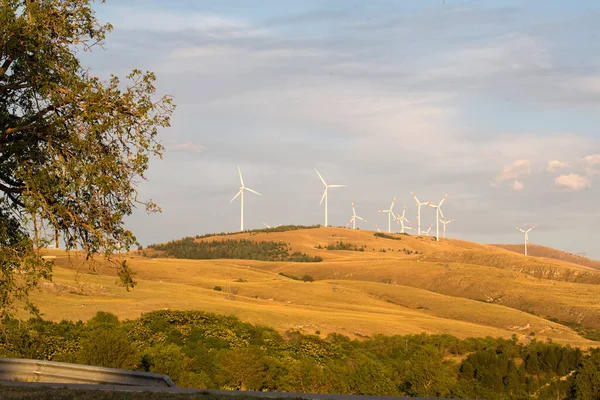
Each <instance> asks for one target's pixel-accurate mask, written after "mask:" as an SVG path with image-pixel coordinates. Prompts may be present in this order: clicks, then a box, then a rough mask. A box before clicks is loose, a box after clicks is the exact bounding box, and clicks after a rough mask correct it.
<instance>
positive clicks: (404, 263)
mask: <svg viewBox="0 0 600 400" xmlns="http://www.w3.org/2000/svg"><path fill="white" fill-rule="evenodd" d="M242 239H244V240H250V241H256V242H261V241H273V242H284V243H287V244H288V247H289V251H291V252H296V251H297V252H301V253H306V254H307V255H308V256H311V257H317V256H318V257H321V258H322V259H323V261H322V262H319V263H301V262H286V261H259V260H240V259H227V260H223V259H217V260H182V259H168V258H155V259H153V258H149V257H143V256H141V253H136V254H128V255H126V256H125V257H126V258H127V259H128V263H129V264H131V266H132V268H133V269H134V270H135V271H136V272H137V275H136V280H137V281H138V285H137V286H136V288H135V289H134V290H133V291H132V292H130V293H127V292H125V291H124V290H123V289H121V288H119V287H118V286H116V285H115V280H116V278H115V276H114V273H113V271H112V270H110V269H107V268H105V266H103V265H102V264H100V265H97V266H96V267H95V271H96V272H95V274H89V273H88V264H87V263H85V262H84V261H83V259H81V258H79V257H77V256H76V255H73V254H72V255H71V258H70V259H69V258H67V257H66V256H65V255H64V254H62V253H60V252H57V251H53V252H51V253H52V254H53V255H55V256H56V264H57V267H56V269H55V279H54V282H52V283H47V284H45V285H44V286H43V288H42V291H41V292H40V293H39V294H37V295H36V297H37V300H38V303H39V304H40V308H41V309H42V311H43V312H44V313H46V315H47V317H49V318H51V319H54V320H60V319H62V318H64V317H65V315H67V316H69V318H72V319H84V320H85V319H87V318H90V317H91V316H93V315H94V314H95V313H96V312H97V311H111V312H114V313H115V314H117V315H118V316H119V317H121V318H135V317H137V316H139V315H140V314H141V313H142V312H146V311H151V310H157V309H165V308H169V309H190V310H205V311H210V312H216V313H221V314H234V315H236V316H238V317H240V318H241V319H242V320H245V321H248V322H252V323H258V324H263V325H268V326H273V327H274V328H276V329H278V330H280V331H285V330H288V329H299V330H301V331H303V332H305V333H314V332H316V331H319V332H322V333H331V332H339V333H343V334H346V335H350V336H354V337H363V336H372V335H373V334H375V333H379V332H380V333H385V334H412V333H420V332H429V333H448V334H452V335H455V336H457V337H461V338H465V337H468V336H488V335H490V336H502V337H506V338H508V337H511V336H512V335H513V334H516V335H517V336H518V337H519V338H520V339H521V340H523V341H528V340H530V339H531V338H533V337H536V338H538V339H539V338H541V339H545V338H552V339H553V340H554V341H557V342H559V343H570V344H573V345H577V346H590V345H593V344H594V342H591V341H590V340H587V339H586V338H584V337H582V336H581V335H579V334H578V333H577V332H575V331H574V330H573V329H571V328H570V327H568V326H566V325H565V323H568V324H570V325H571V326H572V327H575V326H577V327H585V328H586V329H587V330H586V335H587V336H588V337H591V336H592V335H591V334H589V332H592V334H593V333H594V331H595V330H600V291H599V290H598V289H599V287H598V284H599V283H600V272H599V271H597V270H594V269H593V268H590V267H586V266H581V265H577V264H573V263H568V262H563V261H560V260H552V259H539V258H534V257H524V256H522V255H519V254H515V253H514V252H511V251H508V250H505V249H500V248H498V247H494V246H489V245H480V244H476V243H470V242H464V241H459V240H443V241H441V242H435V241H433V238H431V237H416V236H408V235H394V238H393V239H392V238H385V237H378V236H375V235H374V232H372V231H361V230H350V229H342V228H315V229H300V230H294V231H282V232H274V231H268V232H251V233H241V234H236V235H227V236H210V237H205V238H195V239H194V240H196V241H198V242H203V241H208V242H211V243H212V242H214V241H215V240H216V241H218V240H223V241H227V240H242ZM398 239H399V240H398ZM340 242H343V243H344V244H349V245H352V246H357V247H358V248H362V249H363V251H353V250H352V251H347V250H335V251H331V250H327V247H328V246H330V248H331V246H334V247H335V246H336V244H337V243H340ZM77 271H78V272H77ZM280 273H283V274H285V275H289V276H296V277H303V276H305V275H309V276H311V277H313V278H314V279H315V281H314V282H310V283H307V282H302V281H298V280H294V279H290V278H288V277H286V276H282V275H280ZM217 286H218V287H220V288H221V291H217V290H215V288H216V287H217ZM550 319H552V320H553V321H558V322H564V323H562V324H561V323H557V322H552V321H551V320H550Z"/></svg>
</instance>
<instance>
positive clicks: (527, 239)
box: [517, 225, 535, 255]
mask: <svg viewBox="0 0 600 400" xmlns="http://www.w3.org/2000/svg"><path fill="white" fill-rule="evenodd" d="M533 228H535V225H533V226H532V227H531V228H529V229H527V230H523V229H521V228H519V227H518V226H517V229H518V230H520V231H521V232H523V233H524V234H525V255H527V245H528V244H529V231H531V230H532V229H533Z"/></svg>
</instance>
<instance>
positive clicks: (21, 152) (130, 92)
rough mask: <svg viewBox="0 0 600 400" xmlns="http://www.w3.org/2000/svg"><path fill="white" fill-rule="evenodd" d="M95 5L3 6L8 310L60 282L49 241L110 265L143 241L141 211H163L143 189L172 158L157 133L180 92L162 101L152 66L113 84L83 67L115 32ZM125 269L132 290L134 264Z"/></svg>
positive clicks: (1, 221) (81, 1)
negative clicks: (161, 161)
mask: <svg viewBox="0 0 600 400" xmlns="http://www.w3.org/2000/svg"><path fill="white" fill-rule="evenodd" d="M91 3H92V2H91V0H54V1H29V0H6V1H3V2H2V6H1V7H0V27H1V28H0V29H1V32H2V34H1V35H0V293H1V295H0V314H2V315H0V316H6V315H8V314H11V313H13V312H14V311H15V310H14V309H15V308H16V307H20V306H21V304H22V303H23V302H26V301H27V298H28V293H29V292H30V290H31V289H32V288H34V287H35V286H36V284H37V283H38V281H39V280H40V279H43V278H48V277H49V274H50V271H51V266H52V265H51V263H47V262H44V261H43V260H42V259H41V257H40V255H39V253H38V252H37V251H36V249H38V248H39V247H43V246H44V245H46V244H48V242H49V240H50V239H51V240H52V241H55V242H56V243H58V236H59V235H60V237H61V238H62V239H63V242H64V243H65V245H66V248H67V249H68V250H69V249H73V248H75V247H76V246H77V247H79V248H81V249H83V250H84V251H85V252H86V255H87V256H88V257H92V256H94V255H96V254H99V253H102V254H104V255H105V257H107V258H108V259H109V260H110V259H111V256H112V255H113V254H114V253H115V252H116V251H117V250H118V249H129V248H130V246H132V245H133V244H135V243H136V239H135V237H134V236H133V234H132V232H130V231H129V230H127V229H126V228H125V225H124V218H125V217H126V216H128V215H130V214H131V213H132V210H133V208H134V207H136V206H138V205H140V204H141V205H143V206H145V207H146V210H147V211H150V212H153V211H157V206H156V205H155V204H154V203H152V202H151V201H148V202H142V201H141V200H140V199H138V192H137V189H136V186H137V181H138V180H139V179H144V177H145V172H146V170H147V168H148V161H149V158H150V156H153V155H157V156H160V155H161V154H162V151H163V148H162V146H161V145H160V144H159V143H158V141H157V140H156V137H157V134H158V130H159V129H160V128H163V127H168V126H169V123H170V116H171V114H172V112H173V105H172V102H171V98H169V97H162V98H155V87H154V82H155V75H154V74H153V73H152V72H145V73H144V72H142V71H140V70H133V71H132V72H131V73H130V74H129V75H128V76H127V78H126V81H125V82H121V80H120V79H119V78H118V77H116V76H114V75H111V76H110V78H109V79H108V80H107V81H102V80H100V79H99V78H97V77H95V76H93V75H92V74H91V73H90V71H89V70H88V69H86V68H84V67H83V66H82V65H81V62H80V60H79V59H78V57H77V56H78V54H77V53H78V52H80V51H81V50H85V51H89V50H91V49H92V48H94V47H95V46H97V45H100V46H101V45H102V43H103V41H104V39H105V37H106V35H107V33H108V32H109V31H110V30H111V29H112V27H111V25H110V24H105V25H102V24H100V23H99V22H98V20H97V19H96V15H95V12H94V10H93V8H92V5H91ZM46 232H51V234H50V235H47V234H46ZM49 238H50V239H49ZM116 268H117V269H118V270H119V272H120V276H121V278H123V283H124V285H125V286H126V287H130V286H131V283H132V280H131V279H130V277H131V274H130V271H129V269H128V268H127V266H126V265H123V264H118V265H117V266H116ZM28 308H29V310H30V311H34V312H35V309H34V308H33V307H28Z"/></svg>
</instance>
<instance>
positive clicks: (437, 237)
mask: <svg viewBox="0 0 600 400" xmlns="http://www.w3.org/2000/svg"><path fill="white" fill-rule="evenodd" d="M446 197H448V193H446V194H445V195H444V198H443V199H442V201H440V204H438V205H437V206H436V205H435V204H433V203H431V202H430V203H428V204H427V205H428V206H429V207H431V208H435V240H436V241H438V242H439V241H440V214H442V218H444V213H443V212H442V203H443V202H444V201H446Z"/></svg>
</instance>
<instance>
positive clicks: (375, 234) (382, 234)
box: [373, 232, 408, 240]
mask: <svg viewBox="0 0 600 400" xmlns="http://www.w3.org/2000/svg"><path fill="white" fill-rule="evenodd" d="M373 235H374V236H375V237H380V238H384V239H392V240H402V238H401V237H400V236H394V235H390V234H388V233H383V232H375V233H374V234H373ZM398 235H408V233H398Z"/></svg>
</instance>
